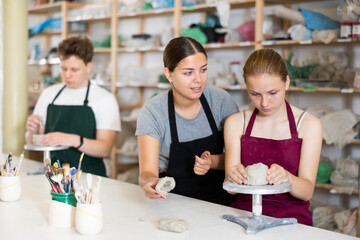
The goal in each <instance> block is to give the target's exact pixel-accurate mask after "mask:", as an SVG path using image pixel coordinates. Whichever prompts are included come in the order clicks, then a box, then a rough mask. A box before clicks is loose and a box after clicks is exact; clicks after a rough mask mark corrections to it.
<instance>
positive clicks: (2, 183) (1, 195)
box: [0, 176, 21, 202]
mask: <svg viewBox="0 0 360 240" xmlns="http://www.w3.org/2000/svg"><path fill="white" fill-rule="evenodd" d="M20 197H21V178H20V176H11V177H0V199H1V200H2V201H5V202H13V201H17V200H19V199H20Z"/></svg>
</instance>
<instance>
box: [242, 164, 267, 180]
mask: <svg viewBox="0 0 360 240" xmlns="http://www.w3.org/2000/svg"><path fill="white" fill-rule="evenodd" d="M267 170H268V167H267V166H266V165H265V164H262V163H255V164H253V165H249V166H247V167H246V168H245V171H246V173H247V185H254V186H258V185H266V184H268V181H267V180H266V176H267V174H266V171H267Z"/></svg>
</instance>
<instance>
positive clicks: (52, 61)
mask: <svg viewBox="0 0 360 240" xmlns="http://www.w3.org/2000/svg"><path fill="white" fill-rule="evenodd" d="M52 64H60V59H59V58H51V59H49V60H47V59H45V58H42V59H39V60H31V59H29V60H28V65H35V66H36V65H52Z"/></svg>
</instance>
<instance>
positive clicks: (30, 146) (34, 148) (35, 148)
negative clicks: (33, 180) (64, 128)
mask: <svg viewBox="0 0 360 240" xmlns="http://www.w3.org/2000/svg"><path fill="white" fill-rule="evenodd" d="M68 148H69V147H68V146H54V147H48V146H39V145H34V144H26V145H25V146H24V149H25V150H31V151H41V152H43V160H44V159H45V158H49V159H51V158H50V152H52V151H60V150H65V149H68ZM45 172H46V169H45V167H44V171H43V172H40V171H37V172H35V173H34V172H33V173H28V174H30V175H31V174H36V173H38V174H42V173H45Z"/></svg>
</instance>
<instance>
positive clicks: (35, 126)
mask: <svg viewBox="0 0 360 240" xmlns="http://www.w3.org/2000/svg"><path fill="white" fill-rule="evenodd" d="M42 120H43V118H42V116H40V115H35V114H31V115H30V116H29V117H28V118H27V120H26V130H27V131H28V132H29V133H31V134H43V133H44V131H45V126H44V124H43V123H42Z"/></svg>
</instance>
